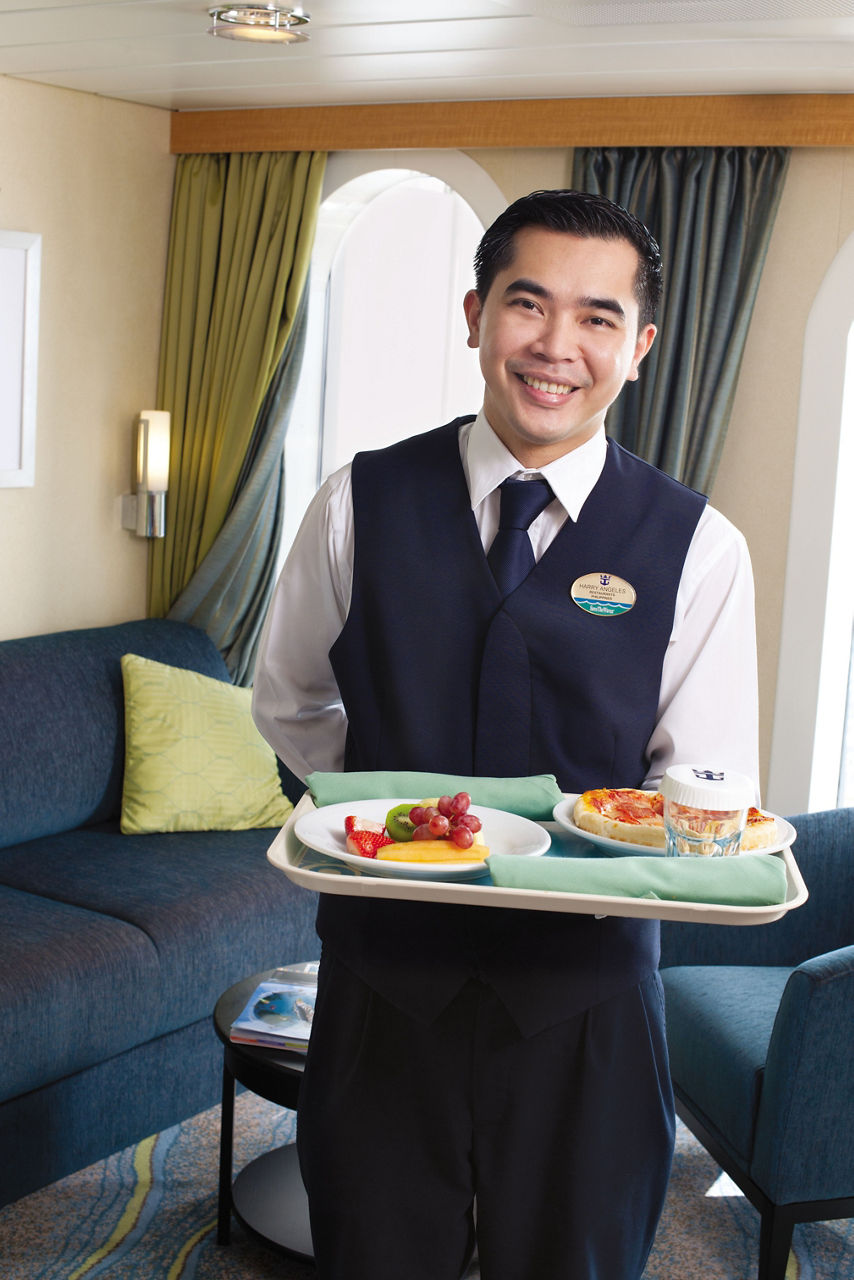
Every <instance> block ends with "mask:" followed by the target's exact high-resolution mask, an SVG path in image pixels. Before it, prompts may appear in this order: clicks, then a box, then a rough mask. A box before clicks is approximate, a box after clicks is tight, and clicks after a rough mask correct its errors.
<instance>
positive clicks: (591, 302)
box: [578, 298, 626, 320]
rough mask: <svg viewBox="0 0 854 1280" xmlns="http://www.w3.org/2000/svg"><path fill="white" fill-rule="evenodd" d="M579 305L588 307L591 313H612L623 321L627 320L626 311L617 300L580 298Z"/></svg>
mask: <svg viewBox="0 0 854 1280" xmlns="http://www.w3.org/2000/svg"><path fill="white" fill-rule="evenodd" d="M578 303H579V306H582V307H586V308H588V309H589V310H590V311H610V312H612V313H613V314H614V315H615V316H619V317H620V319H621V320H625V318H626V312H625V309H624V308H623V307H622V306H621V305H620V303H619V302H618V301H617V299H616V298H579V299H578Z"/></svg>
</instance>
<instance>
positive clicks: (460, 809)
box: [451, 791, 471, 816]
mask: <svg viewBox="0 0 854 1280" xmlns="http://www.w3.org/2000/svg"><path fill="white" fill-rule="evenodd" d="M470 804H471V796H470V795H469V793H468V792H467V791H458V792H457V794H456V795H455V796H454V798H453V800H452V801H451V812H452V813H454V814H456V815H458V816H459V815H461V814H463V813H467V812H468V807H469V805H470Z"/></svg>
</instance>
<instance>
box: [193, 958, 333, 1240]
mask: <svg viewBox="0 0 854 1280" xmlns="http://www.w3.org/2000/svg"><path fill="white" fill-rule="evenodd" d="M272 972H273V970H266V971H265V972H263V973H256V974H254V975H253V976H252V977H251V978H244V980H243V981H242V982H238V983H236V984H235V986H233V987H229V989H228V990H227V991H225V992H223V994H222V995H221V996H220V998H219V1000H218V1001H217V1003H216V1008H215V1009H214V1015H213V1020H214V1028H215V1029H216V1033H217V1035H218V1036H219V1038H220V1040H221V1041H222V1043H223V1071H222V1128H221V1135H220V1148H219V1203H218V1216H217V1241H218V1243H219V1244H228V1243H229V1242H230V1240H231V1214H232V1213H233V1214H234V1216H235V1217H236V1218H237V1220H238V1221H239V1222H240V1223H241V1225H242V1226H244V1227H245V1228H246V1230H247V1231H248V1232H249V1233H250V1235H252V1236H255V1237H256V1238H257V1239H259V1240H261V1241H262V1243H264V1244H267V1245H270V1246H271V1247H272V1248H274V1249H279V1250H281V1251H282V1252H283V1253H289V1254H295V1255H296V1256H297V1257H299V1258H306V1259H309V1260H311V1259H312V1258H313V1256H314V1255H313V1253H312V1246H311V1228H310V1226H309V1219H308V1200H307V1198H306V1194H305V1188H304V1187H303V1184H302V1178H301V1177H300V1171H299V1163H298V1160H297V1150H296V1145H295V1144H294V1143H288V1144H286V1145H285V1146H283V1147H278V1148H276V1149H275V1150H274V1151H267V1152H265V1153H264V1155H261V1156H258V1157H257V1159H255V1160H252V1161H251V1162H250V1163H249V1164H248V1165H247V1166H246V1167H245V1169H243V1170H241V1172H240V1173H239V1174H238V1175H237V1177H236V1178H235V1179H234V1182H233V1183H232V1158H233V1144H234V1088H235V1082H239V1083H240V1084H242V1085H244V1086H245V1087H246V1088H247V1089H249V1090H250V1091H251V1092H252V1093H256V1094H258V1096H259V1097H261V1098H266V1099H267V1100H268V1101H269V1102H276V1103H278V1105H279V1106H282V1107H288V1108H289V1109H290V1110H291V1111H296V1109H297V1101H298V1097H299V1086H300V1079H301V1077H302V1072H303V1065H304V1060H303V1056H302V1054H298V1053H291V1052H289V1051H288V1050H285V1049H265V1048H263V1047H262V1046H260V1045H251V1044H235V1043H234V1042H233V1041H231V1040H230V1039H229V1037H228V1033H229V1030H230V1028H231V1024H232V1022H233V1021H234V1019H235V1018H236V1017H237V1015H238V1014H239V1013H241V1012H242V1010H243V1007H244V1005H245V1004H246V1002H247V1001H248V999H249V997H250V996H251V995H252V992H253V991H254V990H255V988H256V987H257V986H258V984H259V983H260V982H263V981H264V979H265V978H268V977H269V976H270V974H271V973H272Z"/></svg>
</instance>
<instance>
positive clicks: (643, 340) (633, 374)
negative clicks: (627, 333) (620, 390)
mask: <svg viewBox="0 0 854 1280" xmlns="http://www.w3.org/2000/svg"><path fill="white" fill-rule="evenodd" d="M657 332H658V330H657V329H656V327H655V325H654V324H648V325H645V326H644V327H643V329H641V331H640V333H639V334H638V340H637V342H636V343H635V351H634V355H633V356H632V363H631V365H630V366H629V372H628V374H627V375H626V382H636V381H637V376H638V365H639V364H640V362H641V360H643V358H644V356H645V355H646V354H647V352H648V351H649V349H650V347H651V346H652V344H653V341H654V339H655V335H656V333H657Z"/></svg>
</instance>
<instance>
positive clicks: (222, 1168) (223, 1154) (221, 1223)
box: [216, 1063, 234, 1244]
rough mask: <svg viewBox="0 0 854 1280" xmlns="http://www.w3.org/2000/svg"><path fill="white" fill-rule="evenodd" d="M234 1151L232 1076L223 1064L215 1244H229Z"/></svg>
mask: <svg viewBox="0 0 854 1280" xmlns="http://www.w3.org/2000/svg"><path fill="white" fill-rule="evenodd" d="M233 1151H234V1076H233V1075H232V1074H231V1072H230V1071H229V1069H228V1066H227V1065H226V1064H225V1063H223V1067H222V1107H221V1108H220V1135H219V1199H218V1206H217V1229H216V1239H217V1244H230V1243H231V1172H232V1162H233Z"/></svg>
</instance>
